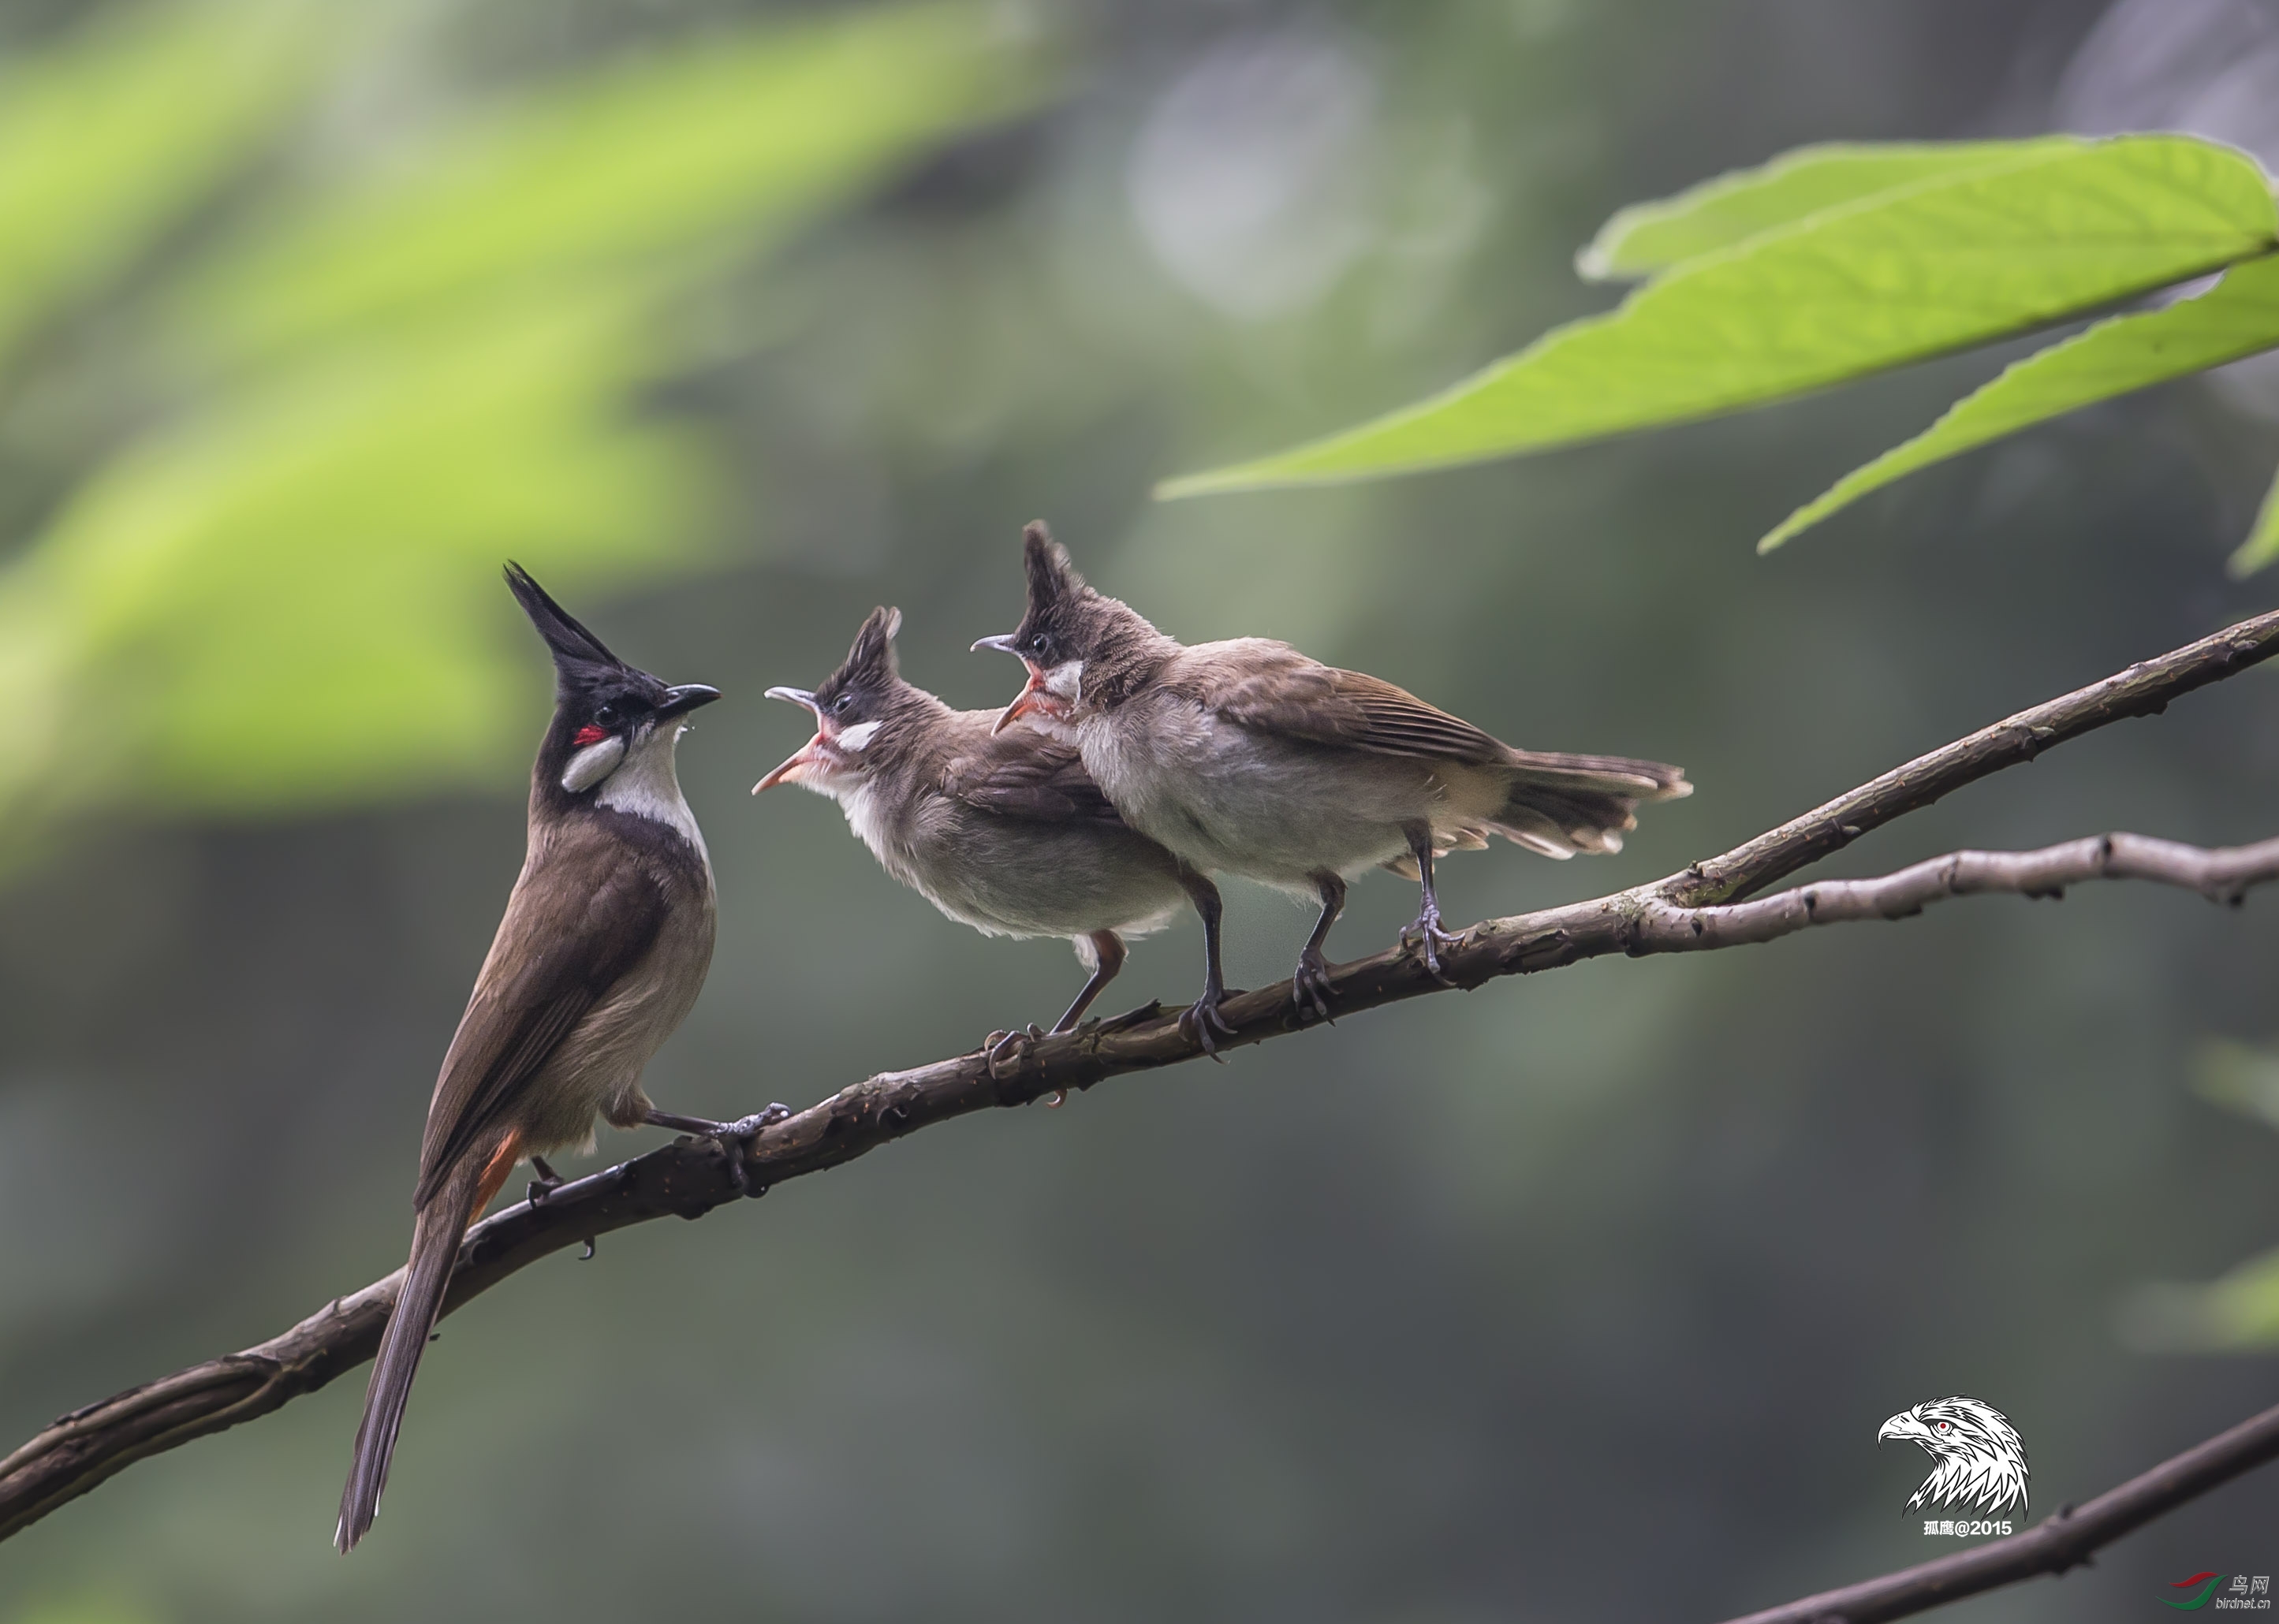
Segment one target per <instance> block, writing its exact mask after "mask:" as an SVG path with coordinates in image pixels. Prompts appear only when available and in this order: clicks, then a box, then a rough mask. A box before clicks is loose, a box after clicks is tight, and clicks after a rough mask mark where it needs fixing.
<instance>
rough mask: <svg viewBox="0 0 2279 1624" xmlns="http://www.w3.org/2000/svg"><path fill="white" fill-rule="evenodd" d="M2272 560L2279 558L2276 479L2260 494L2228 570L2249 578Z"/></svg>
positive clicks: (2278, 481) (2278, 489) (2278, 500)
mask: <svg viewBox="0 0 2279 1624" xmlns="http://www.w3.org/2000/svg"><path fill="white" fill-rule="evenodd" d="M2275 558H2279V478H2275V479H2273V480H2272V482H2271V488H2270V489H2268V490H2267V491H2265V492H2264V493H2263V505H2262V506H2260V507H2259V508H2258V509H2256V510H2255V523H2254V524H2253V525H2250V526H2249V527H2248V532H2247V540H2244V541H2243V542H2241V543H2240V544H2239V550H2238V551H2237V552H2236V553H2234V554H2233V555H2231V560H2230V563H2229V565H2228V568H2229V570H2230V571H2231V572H2232V574H2233V575H2235V576H2247V575H2252V574H2254V573H2255V572H2256V571H2258V570H2260V569H2262V568H2263V567H2264V566H2265V565H2266V564H2267V563H2271V561H2272V560H2274V559H2275Z"/></svg>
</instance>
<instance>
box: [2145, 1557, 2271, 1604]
mask: <svg viewBox="0 0 2279 1624" xmlns="http://www.w3.org/2000/svg"><path fill="white" fill-rule="evenodd" d="M2168 1589H2169V1590H2173V1591H2175V1592H2176V1593H2175V1595H2173V1596H2163V1597H2160V1601H2161V1604H2162V1605H2165V1606H2169V1607H2174V1608H2175V1610H2176V1611H2177V1612H2179V1613H2198V1611H2199V1610H2200V1609H2201V1608H2203V1607H2213V1608H2214V1609H2216V1610H2218V1611H2219V1612H2221V1611H2222V1610H2224V1609H2226V1608H2229V1609H2230V1610H2232V1611H2233V1612H2236V1613H2268V1612H2270V1611H2271V1575H2270V1574H2220V1573H2217V1572H2216V1571H2215V1570H2214V1569H2213V1568H2210V1569H2209V1570H2207V1571H2206V1572H2205V1573H2198V1574H2193V1575H2192V1576H2191V1578H2189V1579H2172V1580H2170V1581H2169V1582H2168Z"/></svg>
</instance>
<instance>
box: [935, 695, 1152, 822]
mask: <svg viewBox="0 0 2279 1624" xmlns="http://www.w3.org/2000/svg"><path fill="white" fill-rule="evenodd" d="M971 714H972V715H973V716H978V717H979V718H980V719H981V722H982V724H983V725H984V726H985V727H986V724H988V723H990V722H994V720H995V719H996V713H995V712H994V711H975V712H972V713H971ZM940 785H941V792H942V793H944V794H945V795H948V796H951V797H954V798H955V799H956V800H959V801H963V802H965V803H966V804H967V805H968V806H971V807H978V808H980V809H981V810H983V811H985V812H994V813H996V814H997V815H998V816H1001V817H1019V818H1026V819H1028V820H1030V821H1031V822H1032V823H1118V824H1120V823H1123V821H1124V820H1123V819H1122V818H1121V817H1120V816H1117V815H1116V808H1115V807H1114V806H1112V805H1111V804H1109V799H1108V797H1107V796H1105V795H1103V794H1101V793H1100V785H1097V784H1094V783H1093V781H1092V775H1091V774H1090V773H1088V772H1086V770H1084V761H1083V758H1082V757H1080V756H1078V755H1077V753H1076V751H1075V750H1074V749H1072V748H1070V747H1069V746H1067V745H1064V744H1062V743H1060V742H1059V741H1058V740H1056V739H1050V738H1047V736H1046V735H1044V734H1042V733H1040V732H1035V731H1034V730H1033V729H1031V728H1025V727H1024V728H1017V729H1010V730H1008V731H1007V732H1002V733H999V734H996V735H994V736H992V735H990V734H988V733H987V732H980V734H979V736H978V738H976V739H972V740H971V743H970V746H969V747H968V748H966V749H965V750H964V751H963V752H962V753H961V754H959V755H955V756H953V757H952V758H951V759H950V761H949V762H948V764H947V765H946V766H944V767H943V769H942V772H941V779H940Z"/></svg>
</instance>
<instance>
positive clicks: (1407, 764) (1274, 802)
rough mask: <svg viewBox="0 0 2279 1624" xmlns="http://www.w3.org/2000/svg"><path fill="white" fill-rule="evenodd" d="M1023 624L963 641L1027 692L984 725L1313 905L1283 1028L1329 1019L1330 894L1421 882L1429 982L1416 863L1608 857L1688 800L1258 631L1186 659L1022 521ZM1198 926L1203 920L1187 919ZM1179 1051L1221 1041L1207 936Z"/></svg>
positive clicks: (1430, 914) (1624, 762)
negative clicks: (1492, 846)
mask: <svg viewBox="0 0 2279 1624" xmlns="http://www.w3.org/2000/svg"><path fill="white" fill-rule="evenodd" d="M1023 556H1024V564H1025V566H1026V569H1027V573H1028V586H1029V602H1028V613H1027V614H1026V615H1024V617H1022V620H1021V624H1020V627H1019V629H1018V630H1017V631H1015V632H1009V633H1007V634H1006V635H1004V636H1002V637H992V638H984V639H982V640H981V641H980V642H978V643H977V644H975V645H974V647H977V648H981V647H989V648H996V649H1001V650H1002V651H1003V652H1005V653H1007V654H1011V655H1018V656H1019V657H1020V659H1021V660H1022V661H1023V663H1025V664H1026V665H1027V667H1028V670H1029V680H1028V684H1027V686H1025V687H1024V688H1023V689H1022V691H1021V693H1020V694H1019V695H1018V696H1017V698H1016V699H1015V700H1014V701H1013V702H1012V703H1011V704H1010V705H1009V706H1007V707H1006V708H1005V710H1004V711H1003V713H1002V715H1001V717H1000V719H999V725H1004V724H1009V723H1010V722H1012V721H1014V720H1015V719H1016V718H1017V717H1021V716H1035V717H1038V718H1040V721H1041V724H1042V725H1044V726H1045V727H1047V729H1052V730H1057V731H1058V732H1060V733H1061V734H1062V735H1063V736H1064V737H1066V738H1068V739H1071V740H1072V741H1073V742H1074V743H1075V744H1076V746H1077V747H1078V751H1079V752H1080V753H1081V754H1082V755H1083V757H1084V764H1085V767H1086V770H1088V771H1089V772H1090V773H1091V774H1092V776H1093V780H1094V781H1095V782H1096V783H1098V784H1099V785H1100V787H1101V791H1102V792H1104V793H1106V795H1107V796H1108V799H1109V801H1112V802H1113V803H1114V804H1115V806H1116V810H1117V811H1118V812H1121V813H1122V814H1123V815H1124V822H1125V823H1130V824H1131V825H1132V827H1133V828H1134V829H1137V830H1139V831H1140V832H1141V833H1142V834H1145V835H1148V836H1151V837H1153V838H1154V839H1156V840H1158V841H1160V842H1162V844H1163V846H1166V847H1168V848H1169V849H1170V851H1171V852H1172V853H1173V854H1176V855H1177V856H1178V857H1180V858H1182V859H1183V860H1185V861H1186V862H1187V863H1189V864H1190V865H1191V866H1193V867H1194V868H1197V869H1202V870H1204V871H1205V872H1208V873H1226V874H1239V875H1242V876H1245V877H1247V878H1250V879H1255V880H1261V881H1263V882H1264V883H1265V884H1267V885H1273V886H1277V887H1278V888H1280V889H1282V890H1285V891H1290V892H1297V893H1299V894H1301V895H1306V896H1313V897H1317V898H1319V899H1320V901H1321V906H1322V912H1321V917H1320V919H1319V920H1318V921H1317V922H1316V924H1315V926H1314V931H1313V934H1312V935H1311V936H1309V937H1308V938H1307V940H1306V946H1305V950H1304V951H1303V952H1302V953H1301V954H1299V957H1298V969H1297V977H1296V982H1295V987H1294V996H1295V999H1296V1001H1297V1004H1298V1007H1299V1010H1300V1013H1301V1015H1303V1014H1305V1013H1307V1012H1308V1009H1310V1011H1311V1013H1313V1014H1314V1015H1322V1016H1326V1015H1328V1014H1329V1004H1328V1000H1327V991H1328V961H1326V960H1325V959H1324V956H1323V954H1322V944H1323V942H1324V940H1325V939H1326V938H1328V936H1329V933H1330V927H1331V925H1332V924H1334V923H1336V922H1337V917H1338V915H1339V912H1340V911H1342V909H1343V908H1344V907H1345V897H1346V881H1347V879H1349V878H1351V877H1354V876H1355V875H1358V874H1360V873H1362V871H1364V870H1365V869H1370V868H1373V867H1382V868H1386V869H1393V871H1394V872H1395V873H1399V874H1405V875H1408V877H1411V878H1414V879H1416V880H1417V881H1418V882H1419V883H1420V884H1421V885H1422V886H1423V906H1422V908H1420V910H1419V911H1418V913H1417V915H1416V923H1414V924H1412V925H1410V926H1409V927H1408V931H1404V932H1402V939H1403V940H1404V941H1405V940H1407V939H1408V938H1409V937H1410V936H1412V935H1413V936H1414V937H1415V938H1416V939H1417V942H1418V945H1419V947H1420V948H1421V951H1422V953H1423V961H1424V964H1425V967H1426V968H1427V969H1430V970H1431V973H1432V974H1433V975H1434V976H1439V975H1440V973H1441V970H1440V961H1439V948H1440V947H1441V946H1443V945H1444V944H1446V943H1449V942H1452V941H1454V940H1455V939H1456V938H1454V936H1453V935H1451V934H1450V933H1449V932H1447V931H1444V930H1442V929H1441V927H1440V908H1439V900H1438V898H1437V897H1436V896H1435V894H1434V892H1433V887H1432V860H1433V859H1434V858H1435V857H1436V856H1439V855H1440V854H1443V853H1446V852H1447V851H1450V850H1452V849H1454V848H1455V847H1458V846H1485V845H1486V844H1487V837H1488V836H1489V835H1491V834H1500V835H1501V836H1503V837H1504V838H1505V839H1508V840H1511V841H1514V842H1515V843H1516V844H1518V845H1521V846H1526V847H1528V848H1529V849H1530V850H1531V851H1538V852H1541V853H1542V854H1544V855H1546V856H1547V857H1570V856H1572V855H1574V854H1576V853H1577V852H1612V851H1617V850H1619V849H1621V846H1622V834H1623V831H1624V830H1626V829H1630V828H1632V827H1634V826H1635V824H1636V823H1637V820H1636V818H1635V817H1633V816H1631V813H1632V808H1635V807H1636V806H1637V805H1638V802H1640V801H1667V800H1669V799H1672V798H1674V797H1676V796H1679V795H1686V794H1691V793H1692V788H1693V786H1692V785H1690V784H1688V783H1687V782H1686V781H1685V775H1684V773H1682V772H1680V771H1679V770H1677V768H1675V767H1666V766H1663V765H1662V764H1661V762H1639V761H1631V760H1628V759H1625V758H1623V757H1621V756H1613V755H1541V754H1538V753H1536V752H1533V751H1528V750H1515V749H1513V748H1512V747H1510V746H1509V745H1507V744H1505V743H1503V742H1502V741H1501V740H1500V739H1494V738H1492V737H1491V736H1490V735H1488V734H1486V733H1485V732H1481V731H1480V730H1479V729H1478V728H1477V727H1474V726H1473V725H1472V724H1470V723H1469V722H1463V721H1460V720H1458V719H1457V718H1456V717H1454V716H1450V715H1448V714H1447V713H1446V711H1442V710H1436V709H1433V708H1432V707H1431V706H1430V705H1428V704H1426V703H1425V702H1424V701H1422V700H1420V699H1418V698H1416V696H1415V695H1414V694H1411V693H1406V692H1404V691H1403V690H1401V689H1400V688H1396V687H1394V686H1393V685H1392V684H1391V683H1389V682H1385V681H1381V680H1380V679H1378V678H1375V677H1365V676H1363V675H1362V674H1361V673H1360V672H1358V671H1344V670H1338V669H1336V668H1335V667H1333V666H1328V665H1324V664H1322V663H1320V662H1318V661H1315V660H1309V659H1308V658H1307V657H1306V656H1305V655H1301V654H1300V653H1299V652H1298V651H1297V650H1296V649H1294V648H1293V647H1290V646H1289V645H1288V644H1286V643H1277V642H1270V641H1268V640H1265V639H1263V638H1239V639H1237V640H1233V641H1231V642H1224V643H1204V644H1201V645H1198V646H1197V647H1193V648H1190V647H1186V646H1185V645H1183V644H1181V643H1179V642H1177V641H1175V640H1173V639H1171V638H1169V637H1166V636H1164V635H1163V633H1162V632H1158V631H1157V630H1156V629H1155V627H1154V626H1152V625H1150V624H1147V621H1145V620H1144V619H1142V618H1141V617H1139V615H1138V614H1137V613H1136V612H1134V611H1133V610H1132V609H1131V608H1129V607H1128V606H1127V605H1125V604H1124V603H1121V602H1119V601H1116V599H1114V598H1109V597H1103V596H1102V595H1101V594H1099V593H1096V592H1094V591H1093V589H1092V588H1091V587H1090V586H1086V584H1085V582H1084V578H1082V577H1081V576H1079V575H1078V573H1077V572H1076V570H1075V568H1074V567H1073V566H1072V565H1071V564H1070V563H1069V557H1068V555H1067V553H1065V552H1064V551H1063V550H1062V549H1061V548H1060V547H1059V546H1058V545H1057V544H1056V543H1055V542H1054V540H1053V539H1052V538H1051V536H1050V535H1048V534H1047V532H1046V531H1045V527H1044V526H1043V525H1030V526H1029V527H1028V530H1027V532H1026V533H1025V534H1024V537H1023ZM1207 923H1209V921H1208V917H1207ZM1205 951H1206V953H1207V954H1208V956H1209V965H1208V968H1207V971H1206V975H1205V979H1204V984H1203V994H1202V997H1201V999H1199V1000H1197V1001H1196V1003H1195V1005H1194V1007H1193V1009H1192V1010H1191V1011H1190V1012H1189V1017H1190V1019H1191V1020H1192V1022H1193V1030H1194V1031H1195V1033H1196V1036H1197V1038H1199V1039H1200V1041H1201V1043H1202V1044H1203V1046H1205V1047H1206V1048H1209V1047H1210V1046H1211V1030H1212V1028H1213V1027H1214V1026H1217V1027H1218V1028H1219V1030H1223V1031H1224V1030H1229V1029H1227V1028H1226V1027H1225V1025H1224V1020H1223V1017H1221V1016H1220V1015H1219V1013H1218V1004H1219V1000H1221V998H1222V997H1223V996H1224V979H1223V977H1222V976H1221V974H1220V970H1219V962H1218V933H1217V931H1216V930H1215V929H1214V930H1209V931H1206V942H1205Z"/></svg>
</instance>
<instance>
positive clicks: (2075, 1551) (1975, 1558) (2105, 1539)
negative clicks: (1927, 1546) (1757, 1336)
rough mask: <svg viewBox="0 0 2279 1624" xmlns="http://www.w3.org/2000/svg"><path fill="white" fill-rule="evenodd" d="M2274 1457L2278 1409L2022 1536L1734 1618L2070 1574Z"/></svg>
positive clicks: (1835, 1621)
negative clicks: (2126, 1536) (2126, 1537)
mask: <svg viewBox="0 0 2279 1624" xmlns="http://www.w3.org/2000/svg"><path fill="white" fill-rule="evenodd" d="M2274 1459H2279V1406H2275V1407H2274V1408H2271V1409H2268V1410H2266V1411H2264V1412H2263V1413H2262V1414H2260V1415H2258V1416H2256V1417H2254V1418H2253V1419H2252V1420H2250V1421H2242V1422H2240V1424H2239V1425H2238V1426H2237V1427H2234V1428H2233V1429H2231V1430H2230V1431H2229V1432H2226V1433H2221V1434H2219V1435H2218V1436H2215V1437H2213V1438H2210V1439H2209V1440H2208V1441H2207V1442H2206V1443H2205V1444H2198V1445H2196V1446H2194V1447H2193V1448H2191V1449H2188V1450H2186V1451H2185V1452H2183V1454H2181V1455H2178V1456H2177V1457H2175V1459H2173V1460H2164V1461H2162V1462H2161V1463H2160V1465H2159V1466H2156V1467H2153V1468H2152V1470H2151V1471H2149V1472H2147V1473H2145V1474H2144V1475H2142V1476H2140V1477H2132V1478H2130V1479H2129V1481H2128V1482H2125V1483H2123V1484H2122V1485H2121V1486H2120V1487H2119V1488H2118V1489H2112V1490H2106V1492H2105V1493H2103V1494H2100V1495H2099V1496H2098V1497H2097V1498H2095V1499H2093V1500H2091V1502H2090V1503H2089V1504H2088V1505H2083V1506H2082V1507H2080V1508H2079V1509H2076V1508H2075V1507H2073V1506H2070V1505H2061V1506H2060V1507H2059V1508H2058V1511H2057V1514H2056V1515H2055V1516H2053V1517H2049V1518H2046V1519H2045V1520H2044V1521H2042V1522H2041V1523H2039V1524H2038V1525H2037V1526H2036V1527H2034V1528H2028V1529H2027V1530H2026V1531H2025V1532H2024V1533H2022V1534H2014V1535H2012V1536H2010V1537H2009V1538H2007V1539H1998V1540H1992V1541H1990V1542H1989V1543H1988V1544H1984V1545H1978V1546H1975V1547H1973V1548H1972V1549H1970V1550H1968V1551H1957V1552H1956V1553H1955V1554H1954V1555H1953V1556H1944V1557H1940V1558H1938V1559H1937V1560H1936V1561H1930V1562H1924V1563H1922V1564H1921V1565H1919V1566H1917V1567H1908V1568H1902V1569H1901V1570H1900V1571H1899V1572H1898V1573H1896V1574H1884V1576H1883V1577H1882V1578H1880V1579H1870V1580H1868V1581H1867V1582H1865V1583H1862V1584H1853V1585H1846V1586H1845V1588H1844V1589H1842V1590H1826V1591H1822V1593H1821V1594H1820V1595H1818V1596H1807V1597H1805V1598H1804V1599H1803V1600H1802V1601H1792V1602H1791V1603H1789V1604H1788V1605H1786V1606H1784V1607H1771V1608H1768V1609H1767V1610H1766V1611H1764V1612H1762V1613H1751V1614H1749V1615H1748V1617H1746V1618H1745V1619H1733V1620H1729V1621H1728V1624H1883V1620H1886V1619H1904V1618H1909V1617H1912V1616H1913V1615H1914V1614H1915V1613H1928V1612H1929V1611H1930V1609H1932V1608H1933V1607H1943V1606H1945V1605H1946V1604H1947V1603H1949V1602H1953V1601H1961V1599H1962V1598H1963V1597H1966V1596H1976V1595H1977V1594H1978V1593H1979V1592H1980V1591H1981V1590H1995V1589H1998V1588H1999V1587H2000V1586H2002V1585H2006V1584H2015V1583H2016V1582H2018V1581H2019V1580H2021V1579H2032V1578H2037V1577H2038V1576H2039V1575H2041V1574H2062V1573H2064V1572H2065V1571H2066V1570H2067V1569H2068V1568H2070V1567H2081V1566H2082V1565H2083V1564H2084V1563H2086V1562H2087V1561H2088V1560H2089V1559H2090V1553H2091V1552H2092V1551H2099V1550H2101V1549H2103V1548H2104V1547H2105V1546H2106V1545H2109V1544H2112V1543H2113V1542H2114V1540H2117V1539H2119V1538H2120V1537H2121V1536H2122V1535H2124V1534H2133V1533H2134V1532H2136V1531H2137V1529H2138V1528H2143V1527H2144V1526H2145V1524H2146V1523H2148V1522H2150V1521H2152V1520H2153V1519H2154V1518H2155V1517H2158V1516H2160V1515H2162V1514H2163V1513H2168V1512H2171V1511H2174V1510H2175V1508H2176V1507H2177V1506H2179V1505H2183V1503H2184V1502H2185V1501H2187V1500H2191V1499H2196V1498H2198V1497H2199V1496H2201V1495H2203V1494H2206V1492H2207V1491H2208V1490H2211V1489H2215V1488H2219V1487H2221V1485H2223V1484H2225V1483H2228V1482H2230V1481H2231V1480H2232V1479H2233V1478H2235V1477H2238V1476H2240V1475H2243V1474H2245V1473H2248V1472H2252V1471H2253V1470H2254V1469H2255V1468H2256V1467H2260V1466H2263V1465H2265V1464H2267V1462H2269V1461H2272V1460H2274Z"/></svg>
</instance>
